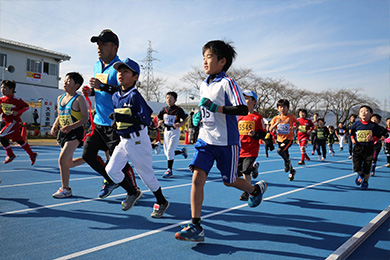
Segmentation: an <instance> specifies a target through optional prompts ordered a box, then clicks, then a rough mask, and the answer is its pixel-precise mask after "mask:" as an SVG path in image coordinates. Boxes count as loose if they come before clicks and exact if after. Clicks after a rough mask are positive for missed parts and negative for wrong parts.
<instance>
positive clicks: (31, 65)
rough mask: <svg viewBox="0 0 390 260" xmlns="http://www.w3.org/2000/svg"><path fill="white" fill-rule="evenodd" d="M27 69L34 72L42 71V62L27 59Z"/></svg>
mask: <svg viewBox="0 0 390 260" xmlns="http://www.w3.org/2000/svg"><path fill="white" fill-rule="evenodd" d="M27 71H30V72H34V73H41V72H42V62H40V61H39V60H31V59H27Z"/></svg>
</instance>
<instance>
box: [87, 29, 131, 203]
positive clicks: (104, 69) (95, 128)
mask: <svg viewBox="0 0 390 260" xmlns="http://www.w3.org/2000/svg"><path fill="white" fill-rule="evenodd" d="M91 42H93V43H97V53H98V57H99V60H98V61H97V62H96V64H95V68H94V77H92V78H91V79H90V80H89V84H90V86H91V88H84V89H83V93H84V95H88V96H95V112H96V113H95V116H94V119H93V124H91V131H90V133H88V134H87V138H86V139H85V142H84V150H83V159H84V160H85V161H86V162H87V163H88V164H89V165H90V166H91V167H92V168H93V169H94V170H95V171H97V172H98V173H100V174H101V175H102V176H103V177H104V179H105V180H104V185H103V188H102V190H101V191H100V192H99V194H98V196H99V197H100V198H106V197H108V196H109V195H110V194H111V192H112V191H113V190H114V189H115V188H117V187H118V186H119V185H120V186H122V187H123V188H124V189H125V190H126V191H127V192H128V193H135V190H136V189H137V184H136V181H135V177H134V172H133V169H132V168H131V166H130V165H129V164H128V163H127V164H126V166H125V167H124V168H123V170H122V171H123V172H124V173H125V178H124V179H123V181H122V182H121V183H119V184H115V183H114V182H113V181H112V180H111V178H110V177H109V176H108V174H107V172H106V170H105V166H106V163H105V162H104V161H103V160H102V158H101V157H100V156H99V155H98V152H99V150H102V151H108V152H109V154H110V155H111V154H112V152H113V151H114V148H115V146H116V145H117V144H118V143H119V141H120V138H119V135H118V134H117V133H116V131H115V130H114V129H113V128H112V127H111V122H112V120H111V119H110V118H109V117H108V116H109V115H110V114H111V113H112V112H114V106H113V104H112V94H113V93H115V92H116V91H117V90H118V85H119V83H118V80H117V76H116V74H117V71H116V70H115V69H114V68H113V64H114V63H115V62H120V61H121V60H120V59H119V57H118V55H117V52H118V47H119V39H118V36H117V35H116V34H115V33H114V32H112V31H111V30H109V29H105V30H103V31H102V32H101V33H100V34H99V35H98V36H93V37H92V38H91Z"/></svg>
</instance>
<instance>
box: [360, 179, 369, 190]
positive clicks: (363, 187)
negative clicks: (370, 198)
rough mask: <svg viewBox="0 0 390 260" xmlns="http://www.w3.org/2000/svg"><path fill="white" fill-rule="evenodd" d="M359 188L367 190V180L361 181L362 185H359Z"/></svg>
mask: <svg viewBox="0 0 390 260" xmlns="http://www.w3.org/2000/svg"><path fill="white" fill-rule="evenodd" d="M360 189H361V190H367V189H368V182H365V181H363V183H362V186H361V187H360Z"/></svg>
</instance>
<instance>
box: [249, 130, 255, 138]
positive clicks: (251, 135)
mask: <svg viewBox="0 0 390 260" xmlns="http://www.w3.org/2000/svg"><path fill="white" fill-rule="evenodd" d="M255 134H256V132H255V131H253V130H249V131H248V135H249V136H250V137H254V136H255Z"/></svg>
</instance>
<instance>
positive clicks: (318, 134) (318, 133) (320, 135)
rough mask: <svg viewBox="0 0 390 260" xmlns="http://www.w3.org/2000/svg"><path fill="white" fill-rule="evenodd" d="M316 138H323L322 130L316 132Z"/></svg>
mask: <svg viewBox="0 0 390 260" xmlns="http://www.w3.org/2000/svg"><path fill="white" fill-rule="evenodd" d="M317 138H318V139H321V140H322V139H325V135H324V131H318V132H317Z"/></svg>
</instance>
